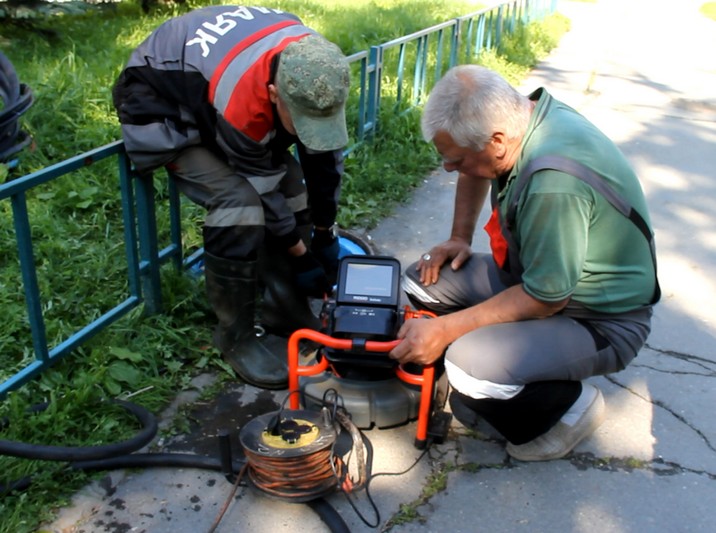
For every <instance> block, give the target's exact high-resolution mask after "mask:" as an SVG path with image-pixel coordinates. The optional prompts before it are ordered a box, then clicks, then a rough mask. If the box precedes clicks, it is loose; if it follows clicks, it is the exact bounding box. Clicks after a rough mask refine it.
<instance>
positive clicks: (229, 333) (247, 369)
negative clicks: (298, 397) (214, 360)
mask: <svg viewBox="0 0 716 533" xmlns="http://www.w3.org/2000/svg"><path fill="white" fill-rule="evenodd" d="M204 265H205V275H206V291H207V297H208V299H209V304H210V305H211V307H212V308H213V309H214V312H215V313H216V317H217V318H218V320H219V324H218V326H217V327H216V330H215V331H214V344H215V346H216V347H217V348H218V349H219V350H221V353H222V355H223V357H224V360H225V361H226V362H227V363H229V364H230V365H231V367H232V368H233V369H234V370H235V371H236V373H237V374H238V375H239V377H241V379H243V380H244V381H246V382H247V383H250V384H251V385H255V386H257V387H261V388H264V389H284V388H286V387H287V386H288V364H287V360H286V357H281V356H279V355H277V354H274V353H273V352H271V351H269V350H268V349H267V348H266V347H265V346H264V345H263V344H261V341H260V340H259V339H258V338H257V337H256V335H255V332H254V311H255V307H256V291H257V283H256V261H236V260H229V259H223V258H220V257H216V256H213V255H211V254H209V253H206V252H205V253H204Z"/></svg>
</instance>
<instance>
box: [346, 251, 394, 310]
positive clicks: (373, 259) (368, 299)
mask: <svg viewBox="0 0 716 533" xmlns="http://www.w3.org/2000/svg"><path fill="white" fill-rule="evenodd" d="M351 264H353V265H356V264H357V265H379V266H389V267H391V268H392V272H391V286H390V295H388V296H371V295H365V294H349V293H347V292H346V285H347V276H348V267H349V266H350V265H351ZM399 288H400V261H398V260H397V259H395V258H394V257H388V256H375V255H347V256H345V257H343V258H342V259H341V262H340V267H339V272H338V287H337V289H338V290H337V295H336V302H337V303H338V304H351V305H379V306H391V307H397V306H398V302H399V300H400V294H399Z"/></svg>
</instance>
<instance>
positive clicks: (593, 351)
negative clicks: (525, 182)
mask: <svg viewBox="0 0 716 533" xmlns="http://www.w3.org/2000/svg"><path fill="white" fill-rule="evenodd" d="M406 277H408V278H409V281H408V282H407V283H404V288H407V289H408V290H411V292H412V299H414V300H416V301H417V302H418V303H419V304H420V305H421V306H423V307H425V308H427V309H431V310H435V311H437V312H439V313H443V314H444V313H449V312H454V311H457V310H460V309H464V308H466V307H470V306H473V305H476V304H478V303H480V302H482V301H484V300H486V299H488V298H490V297H491V296H492V295H494V294H496V293H497V292H499V291H501V290H504V288H505V286H504V285H503V284H502V282H501V281H500V279H499V276H498V275H497V270H496V266H495V265H494V262H492V260H491V258H490V257H489V256H484V255H479V254H476V255H473V256H472V257H471V259H470V260H469V261H468V263H467V264H466V265H465V266H464V267H463V268H462V269H460V270H458V271H456V272H453V271H452V270H451V269H450V267H449V266H448V267H446V268H444V269H443V270H442V271H441V276H440V280H439V281H438V283H437V284H436V285H433V286H430V287H422V286H420V284H419V281H418V280H417V273H413V271H412V270H411V269H408V270H407V271H406ZM649 317H650V312H648V311H644V312H643V313H641V312H639V313H636V314H634V315H632V316H629V317H628V318H625V317H614V319H613V320H610V319H605V317H604V316H601V317H599V320H585V321H582V320H581V319H580V320H576V319H574V318H571V317H569V316H565V315H563V314H559V315H554V316H552V317H549V318H546V319H542V320H526V321H521V322H514V323H505V324H497V325H493V326H487V327H483V328H479V329H476V330H473V331H471V332H469V333H467V334H466V335H464V336H462V337H460V338H459V339H457V340H456V341H455V342H453V343H452V344H451V345H450V346H449V348H448V350H447V351H446V355H445V366H446V370H447V375H448V378H449V380H450V384H451V386H452V388H453V389H454V390H455V391H457V393H458V399H460V400H462V399H467V401H465V402H462V403H464V404H467V405H468V406H470V407H471V408H472V409H473V410H474V411H475V412H477V413H479V414H481V415H482V416H484V417H485V418H486V419H488V420H489V421H490V422H491V423H492V425H493V426H495V427H496V428H497V429H498V430H500V431H501V432H503V431H504V433H503V435H505V437H506V438H508V439H510V440H511V439H518V440H519V441H521V442H526V441H528V440H531V439H532V438H535V437H537V436H539V435H540V434H541V433H544V431H546V430H548V429H550V427H552V426H553V425H554V424H555V423H556V422H557V421H558V420H559V419H560V417H561V416H562V415H563V414H564V413H565V412H566V411H567V410H568V409H569V407H571V404H573V403H574V401H576V399H577V398H578V397H579V393H580V391H581V383H580V382H581V381H582V380H584V379H586V378H588V377H591V376H596V375H602V374H606V373H611V372H617V371H619V370H622V369H623V368H624V366H625V365H626V364H628V362H629V361H630V360H631V359H632V358H633V357H634V355H635V354H636V351H638V349H639V348H640V347H641V346H642V345H643V342H644V341H645V339H646V335H647V334H648V330H649V328H648V322H649ZM513 421H514V422H513ZM515 443H518V442H515Z"/></svg>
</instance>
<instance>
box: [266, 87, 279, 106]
mask: <svg viewBox="0 0 716 533" xmlns="http://www.w3.org/2000/svg"><path fill="white" fill-rule="evenodd" d="M268 91H269V100H271V103H272V104H275V103H276V102H277V101H278V89H277V88H276V86H275V85H274V84H273V83H269V84H268Z"/></svg>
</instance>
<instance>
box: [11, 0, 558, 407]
mask: <svg viewBox="0 0 716 533" xmlns="http://www.w3.org/2000/svg"><path fill="white" fill-rule="evenodd" d="M555 4H556V0H510V1H505V2H501V3H500V4H497V5H494V6H492V7H489V8H486V9H483V10H480V11H476V12H474V13H470V14H468V15H465V16H462V17H459V18H455V19H452V20H449V21H446V22H444V23H441V24H438V25H435V26H432V27H430V28H427V29H424V30H421V31H418V32H415V33H412V34H409V35H405V36H403V37H400V38H397V39H393V40H391V41H388V42H386V43H383V44H380V45H377V46H371V47H370V49H369V50H365V51H361V52H358V53H356V54H353V55H351V56H349V58H348V59H349V61H350V63H351V64H352V65H353V67H354V68H356V69H357V70H358V94H357V103H356V107H357V119H356V124H355V125H354V126H355V137H356V141H355V143H353V145H352V146H349V147H348V148H347V151H351V150H353V149H354V148H355V147H356V146H357V145H359V144H360V143H362V142H366V141H369V140H370V137H371V135H372V134H373V133H374V132H375V131H376V129H377V128H378V116H379V111H380V110H381V105H383V106H385V105H388V103H390V105H393V106H394V107H395V109H396V110H400V109H402V108H409V107H410V106H414V105H416V104H418V103H419V102H420V101H421V99H422V98H423V97H424V96H425V94H426V93H427V91H429V89H430V87H432V85H433V84H434V83H435V82H436V81H437V80H439V79H440V77H441V76H442V74H443V73H444V72H445V71H446V70H447V69H449V68H450V67H452V66H455V65H456V64H458V63H460V62H465V63H467V62H471V61H473V60H475V58H477V57H479V55H480V53H482V52H483V51H484V50H488V49H491V48H496V47H498V46H499V44H500V41H501V38H502V36H503V35H504V34H506V33H507V34H509V33H511V32H513V31H515V29H516V28H517V27H518V26H519V24H521V23H527V22H529V21H533V20H539V19H541V18H543V17H544V16H545V15H547V14H549V13H551V12H553V11H554V9H555ZM460 58H462V61H461V60H460ZM388 75H390V76H392V78H393V79H395V80H396V92H395V94H394V95H387V94H385V92H384V90H383V89H384V87H383V86H382V83H381V82H382V80H383V79H384V78H385V77H386V76H388ZM112 158H113V159H115V160H116V176H117V179H118V185H119V189H120V194H121V203H122V223H123V234H124V249H125V252H124V253H125V257H126V262H127V286H128V296H127V297H126V298H124V299H123V300H122V301H121V302H119V303H118V304H117V305H115V306H114V307H112V309H110V310H109V311H106V312H104V313H103V314H102V315H101V316H99V317H98V318H96V319H95V320H93V321H91V322H90V323H89V324H87V325H86V326H84V327H82V328H81V329H79V331H76V332H75V333H73V334H71V335H69V336H68V337H67V338H66V339H65V340H63V341H62V342H60V343H58V344H57V345H56V346H54V347H52V348H50V347H49V346H48V339H47V336H46V331H45V319H44V315H43V305H42V298H41V296H40V289H39V286H38V280H37V268H36V257H35V253H34V250H33V241H32V231H31V224H30V218H29V215H28V209H27V198H26V192H27V191H28V190H30V189H32V188H33V187H37V186H39V185H41V184H43V183H47V182H49V181H51V180H55V179H59V178H61V177H63V176H66V175H68V174H71V173H73V172H76V171H78V170H79V169H83V168H86V167H88V166H90V165H93V164H96V163H98V162H100V161H103V160H110V159H112ZM167 183H168V199H169V244H168V245H167V246H166V247H164V248H160V246H159V238H158V234H157V215H156V205H155V202H156V199H155V190H154V183H153V178H151V177H150V178H147V177H142V178H139V177H138V176H137V175H136V174H135V173H134V171H133V170H132V167H131V164H130V161H129V159H128V158H127V155H126V153H125V150H124V145H123V143H122V142H121V141H117V142H114V143H111V144H108V145H106V146H103V147H100V148H97V149H95V150H92V151H89V152H86V153H84V154H80V155H78V156H75V157H73V158H71V159H68V160H66V161H63V162H61V163H58V164H55V165H52V166H50V167H47V168H45V169H42V170H40V171H37V172H34V173H32V174H28V175H26V176H22V177H20V178H17V179H15V180H13V181H10V182H8V183H4V184H0V201H5V200H9V201H10V203H11V205H12V213H13V222H14V229H15V239H16V242H17V251H18V258H19V262H20V268H21V271H22V281H23V290H24V294H25V302H26V308H27V317H28V323H29V328H30V332H31V335H32V346H33V351H34V360H33V361H31V362H28V363H27V364H24V366H23V363H22V362H21V363H20V364H19V365H18V366H20V367H21V368H20V369H19V370H18V371H16V372H15V373H14V374H13V375H11V376H9V377H8V378H6V379H4V381H3V382H2V384H1V385H0V398H2V397H4V396H5V395H6V394H7V393H8V392H9V391H11V390H14V389H16V388H18V387H20V386H21V385H23V384H24V383H26V382H27V381H28V380H30V379H32V378H33V377H35V376H37V375H38V374H39V373H40V372H42V371H43V370H44V369H46V368H48V367H49V366H50V365H52V364H53V363H54V362H56V361H57V360H59V359H61V358H63V357H64V356H66V355H68V354H69V353H71V352H72V351H73V350H74V349H76V348H77V347H78V346H80V345H82V344H83V343H84V342H86V341H87V340H89V339H90V338H92V337H93V336H94V335H96V334H97V333H99V332H100V331H102V330H103V329H105V328H106V327H108V326H110V325H111V324H112V323H114V322H116V321H117V320H118V319H120V318H121V317H123V316H125V315H126V314H127V313H128V312H129V311H131V310H132V309H134V308H136V307H138V306H139V305H141V304H144V306H145V310H146V311H147V312H148V313H157V312H160V311H161V309H162V301H161V279H160V267H161V266H162V265H163V264H165V263H167V262H172V263H173V264H174V265H175V267H176V268H177V269H181V268H190V267H192V266H193V265H194V264H195V263H197V262H198V261H199V260H200V259H201V255H202V253H203V250H201V249H200V250H197V251H195V252H194V253H193V254H191V255H190V256H189V257H184V251H183V246H182V230H181V216H180V199H179V192H178V190H177V189H176V187H175V185H174V182H173V180H167Z"/></svg>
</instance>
